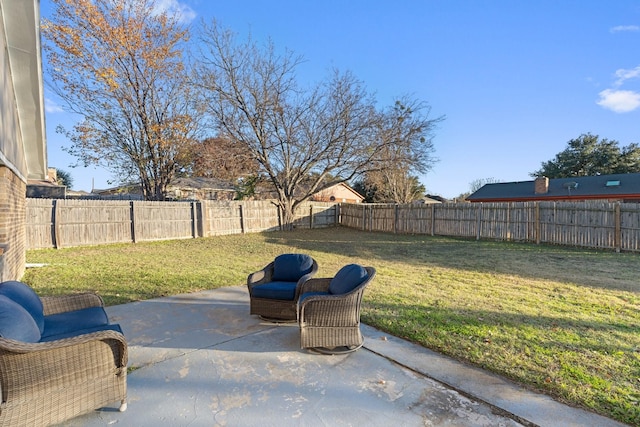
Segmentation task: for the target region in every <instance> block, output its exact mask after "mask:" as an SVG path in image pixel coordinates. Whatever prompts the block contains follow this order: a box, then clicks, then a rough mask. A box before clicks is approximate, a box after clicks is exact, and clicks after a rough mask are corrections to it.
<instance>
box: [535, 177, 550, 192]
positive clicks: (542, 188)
mask: <svg viewBox="0 0 640 427" xmlns="http://www.w3.org/2000/svg"><path fill="white" fill-rule="evenodd" d="M534 188H535V193H536V194H547V193H548V192H549V178H547V177H546V176H539V177H537V178H536V180H535V181H534Z"/></svg>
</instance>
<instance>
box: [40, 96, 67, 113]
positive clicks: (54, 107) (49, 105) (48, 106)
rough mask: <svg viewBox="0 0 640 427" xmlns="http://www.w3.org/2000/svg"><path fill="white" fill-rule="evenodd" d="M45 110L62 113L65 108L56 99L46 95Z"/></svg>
mask: <svg viewBox="0 0 640 427" xmlns="http://www.w3.org/2000/svg"><path fill="white" fill-rule="evenodd" d="M44 111H45V112H47V113H49V114H55V113H62V112H64V110H63V109H62V107H60V106H59V105H58V104H56V103H55V101H52V100H51V99H49V98H47V97H45V98H44Z"/></svg>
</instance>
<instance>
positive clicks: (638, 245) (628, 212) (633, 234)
mask: <svg viewBox="0 0 640 427" xmlns="http://www.w3.org/2000/svg"><path fill="white" fill-rule="evenodd" d="M638 212H640V204H639V203H622V204H620V226H619V228H620V247H621V249H622V250H627V251H635V252H638V251H640V215H639V214H638Z"/></svg>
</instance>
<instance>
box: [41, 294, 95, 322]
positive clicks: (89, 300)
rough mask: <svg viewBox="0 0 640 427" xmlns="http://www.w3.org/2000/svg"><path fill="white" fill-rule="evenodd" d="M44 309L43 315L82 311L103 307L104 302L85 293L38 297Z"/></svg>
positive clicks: (93, 295)
mask: <svg viewBox="0 0 640 427" xmlns="http://www.w3.org/2000/svg"><path fill="white" fill-rule="evenodd" d="M40 300H41V301H42V305H43V308H44V315H45V316H48V315H50V314H57V313H64V312H67V311H75V310H82V309H83V308H89V307H104V301H103V300H102V297H101V296H100V295H98V294H95V293H91V292H87V293H83V294H74V295H62V296H47V297H40Z"/></svg>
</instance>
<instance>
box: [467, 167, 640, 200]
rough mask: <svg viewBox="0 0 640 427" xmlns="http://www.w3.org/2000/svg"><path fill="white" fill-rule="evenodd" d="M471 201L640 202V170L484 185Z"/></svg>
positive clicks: (472, 195) (471, 197)
mask: <svg viewBox="0 0 640 427" xmlns="http://www.w3.org/2000/svg"><path fill="white" fill-rule="evenodd" d="M467 200H468V201H470V202H528V201H535V200H548V201H583V200H607V201H611V202H615V201H620V202H633V203H640V173H628V174H614V175H597V176H582V177H574V178H555V179H549V178H546V177H540V178H536V179H535V180H533V181H521V182H503V183H497V184H485V185H484V186H483V187H481V188H480V189H479V190H478V191H476V192H475V193H473V194H471V195H470V196H469V197H467Z"/></svg>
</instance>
